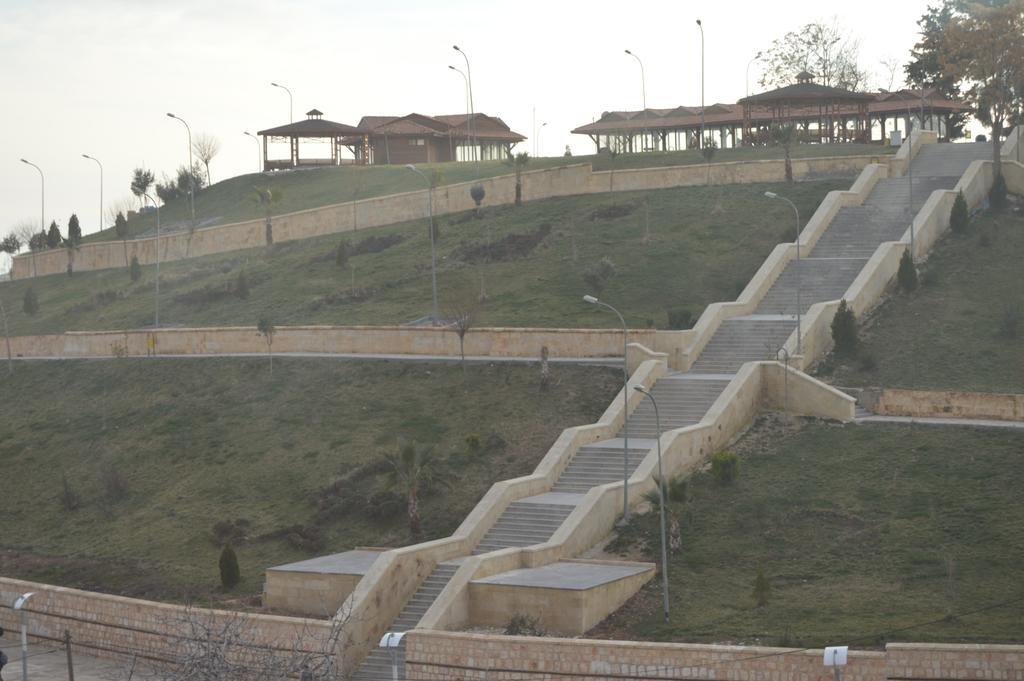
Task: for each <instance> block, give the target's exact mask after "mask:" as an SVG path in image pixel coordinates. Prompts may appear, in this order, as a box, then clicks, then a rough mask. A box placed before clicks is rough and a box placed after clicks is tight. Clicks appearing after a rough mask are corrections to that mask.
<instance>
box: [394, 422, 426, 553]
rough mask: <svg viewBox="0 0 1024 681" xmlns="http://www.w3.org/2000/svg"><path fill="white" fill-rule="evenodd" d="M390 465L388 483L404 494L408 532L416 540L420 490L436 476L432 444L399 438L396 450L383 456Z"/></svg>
mask: <svg viewBox="0 0 1024 681" xmlns="http://www.w3.org/2000/svg"><path fill="white" fill-rule="evenodd" d="M385 457H386V459H387V462H388V463H389V464H391V471H390V472H389V473H388V477H387V485H388V487H389V488H390V489H392V490H395V491H397V492H398V493H400V494H402V495H403V496H404V497H405V503H406V515H407V516H408V518H409V533H410V534H411V535H412V537H413V539H417V538H419V536H420V533H421V532H422V521H421V518H420V491H421V490H422V489H423V488H424V487H425V486H426V485H429V484H430V483H431V482H432V481H434V479H435V478H436V474H437V459H436V458H435V457H434V450H433V449H432V448H431V447H427V446H425V445H421V444H418V443H416V442H410V441H399V443H398V448H397V450H396V451H395V452H393V453H391V454H386V455H385Z"/></svg>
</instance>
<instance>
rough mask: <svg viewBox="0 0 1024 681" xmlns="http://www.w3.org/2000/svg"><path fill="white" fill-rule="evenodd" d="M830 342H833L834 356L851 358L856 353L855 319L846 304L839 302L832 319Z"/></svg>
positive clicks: (843, 301)
mask: <svg viewBox="0 0 1024 681" xmlns="http://www.w3.org/2000/svg"><path fill="white" fill-rule="evenodd" d="M832 340H833V341H834V342H835V346H836V354H837V355H842V356H846V357H852V356H853V355H854V354H856V352H857V317H856V316H854V314H853V310H852V309H850V306H849V305H848V304H847V303H846V299H845V298H844V299H843V300H841V301H839V309H838V310H836V316H835V317H833V318H832Z"/></svg>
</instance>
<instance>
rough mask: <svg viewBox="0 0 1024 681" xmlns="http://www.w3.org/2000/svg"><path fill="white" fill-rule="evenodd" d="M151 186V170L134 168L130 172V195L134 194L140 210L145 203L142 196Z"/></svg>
mask: <svg viewBox="0 0 1024 681" xmlns="http://www.w3.org/2000/svg"><path fill="white" fill-rule="evenodd" d="M151 186H153V171H152V170H146V169H145V168H136V169H135V170H133V171H132V184H131V190H132V194H134V195H135V196H136V197H137V198H138V199H139V207H140V208H141V207H142V205H143V204H144V203H145V196H143V195H144V194H145V193H146V192H148V191H149V188H150V187H151Z"/></svg>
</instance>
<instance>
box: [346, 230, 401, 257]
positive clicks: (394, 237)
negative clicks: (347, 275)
mask: <svg viewBox="0 0 1024 681" xmlns="http://www.w3.org/2000/svg"><path fill="white" fill-rule="evenodd" d="M403 241H405V237H404V236H402V235H401V234H385V235H383V236H368V237H366V238H365V239H363V240H362V241H360V242H359V243H357V244H356V245H355V246H353V247H352V250H350V251H349V253H348V254H349V256H354V255H366V254H368V253H380V252H381V251H385V250H387V249H389V248H391V247H392V246H395V245H397V244H400V243H402V242H403Z"/></svg>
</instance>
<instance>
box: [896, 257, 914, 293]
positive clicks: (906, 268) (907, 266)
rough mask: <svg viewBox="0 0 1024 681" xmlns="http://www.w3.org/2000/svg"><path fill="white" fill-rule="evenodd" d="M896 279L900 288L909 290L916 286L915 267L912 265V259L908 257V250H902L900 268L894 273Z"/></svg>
mask: <svg viewBox="0 0 1024 681" xmlns="http://www.w3.org/2000/svg"><path fill="white" fill-rule="evenodd" d="M896 280H897V281H898V282H899V284H900V288H901V289H903V290H904V291H907V292H910V291H913V290H914V289H916V288H917V268H916V267H914V259H913V258H911V257H910V251H909V250H907V251H903V255H902V256H901V257H900V269H899V271H897V273H896Z"/></svg>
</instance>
